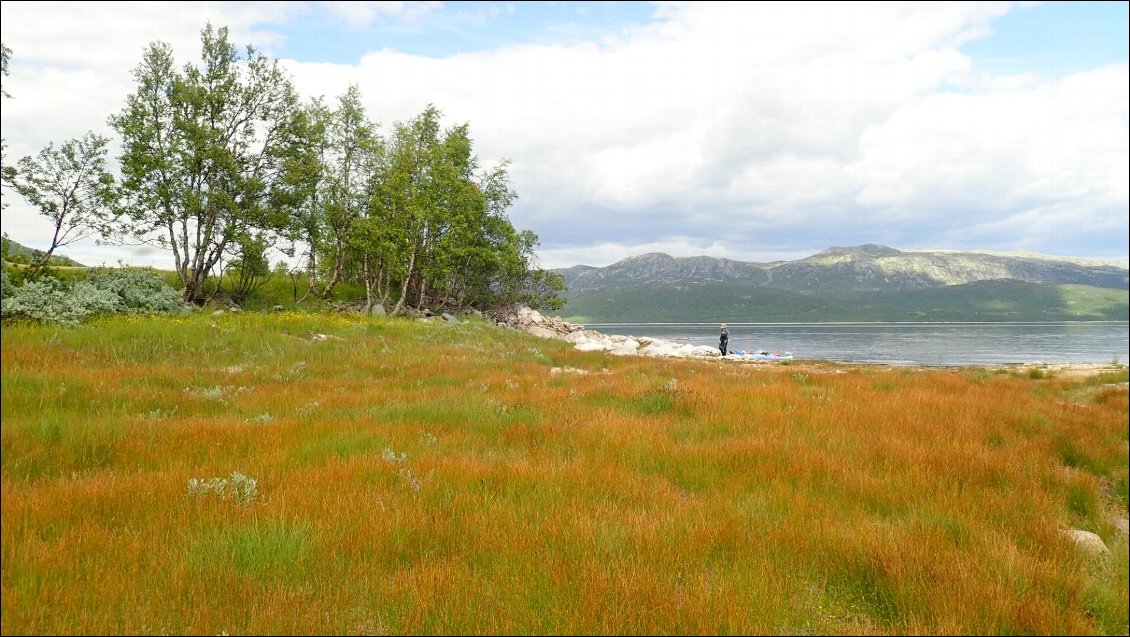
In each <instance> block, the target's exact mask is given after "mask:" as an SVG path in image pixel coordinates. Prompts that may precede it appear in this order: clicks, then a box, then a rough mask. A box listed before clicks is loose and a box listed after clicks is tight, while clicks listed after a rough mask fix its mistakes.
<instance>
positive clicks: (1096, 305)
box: [558, 280, 1130, 323]
mask: <svg viewBox="0 0 1130 637" xmlns="http://www.w3.org/2000/svg"><path fill="white" fill-rule="evenodd" d="M558 315H560V316H562V317H564V318H566V319H567V320H570V321H573V322H576V323H585V322H590V323H591V322H734V323H738V322H753V323H773V322H821V321H828V322H835V321H1125V320H1128V318H1130V293H1128V292H1127V290H1124V289H1123V290H1119V289H1111V288H1099V287H1094V286H1086V285H1070V284H1059V285H1057V284H1050V283H1030V282H1025V281H1014V280H997V281H978V282H975V283H966V284H963V285H952V286H946V287H933V288H927V289H919V290H894V291H878V292H846V293H838V294H831V293H830V294H803V293H799V292H790V291H786V290H775V289H771V288H766V287H762V286H760V285H751V284H721V283H685V282H683V283H665V282H664V283H647V284H643V285H638V286H634V287H624V288H616V289H605V290H595V291H591V292H570V293H569V302H568V304H566V306H565V307H564V308H562V309H561V310H560V312H558Z"/></svg>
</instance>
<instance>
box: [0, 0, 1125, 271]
mask: <svg viewBox="0 0 1130 637" xmlns="http://www.w3.org/2000/svg"><path fill="white" fill-rule="evenodd" d="M182 4H183V5H184V8H181V9H178V11H182V12H184V13H183V14H181V15H178V16H177V25H180V26H175V25H174V26H175V28H173V29H171V30H170V29H169V27H168V26H167V25H166V26H159V25H160V24H161V22H162V21H161V19H160V16H159V15H158V12H157V11H156V10H155V9H153V8H152V7H151V6H150V5H145V4H143V5H141V7H142V8H143V9H144V10H134V11H133V12H134V13H136V14H138V18H137V20H138V22H137V25H136V28H134V27H130V26H128V25H125V26H123V25H122V23H121V22H122V21H121V19H120V16H119V15H117V12H116V11H114V9H115V8H116V7H117V5H110V7H107V5H97V4H92V5H91V6H93V7H101V9H100V10H97V11H96V10H85V9H84V11H89V13H88V14H84V15H85V17H84V18H83V19H82V20H81V21H82V22H86V23H91V24H94V25H99V26H101V25H103V24H104V25H106V28H107V29H109V31H108V32H106V33H105V37H103V36H102V35H99V36H97V39H94V40H91V39H90V38H91V37H92V36H87V37H85V40H86V42H87V43H88V45H89V48H91V49H97V50H98V51H97V52H95V51H93V50H92V51H90V52H89V55H87V56H86V57H83V56H80V55H79V53H78V52H77V51H71V52H69V53H67V54H66V55H64V54H63V53H53V54H51V55H55V56H58V57H59V60H63V59H65V60H67V63H66V65H64V66H62V67H61V68H60V69H58V70H55V71H51V73H53V74H54V75H52V74H49V73H47V72H46V70H45V68H44V67H43V66H42V65H40V64H37V65H36V66H35V67H34V68H32V69H21V68H20V63H21V62H22V60H21V58H20V55H21V52H20V44H21V43H22V42H21V41H20V40H15V39H11V38H9V33H10V32H11V33H15V32H16V31H14V30H12V28H10V27H8V24H9V20H8V14H9V6H8V4H5V5H4V13H5V20H4V22H3V24H4V41H5V43H6V44H8V45H9V46H10V47H11V48H12V49H13V51H14V58H13V63H12V77H11V78H6V82H5V87H6V88H9V91H10V92H12V93H13V94H14V95H15V97H16V99H14V100H7V101H5V103H4V122H5V124H4V131H5V133H4V134H5V137H6V138H7V139H8V143H9V145H10V149H9V151H8V156H9V157H13V156H18V155H19V154H26V153H29V152H34V151H35V150H37V149H38V148H39V147H40V146H41V145H42V144H43V143H45V141H46V140H48V139H61V138H64V137H65V136H74V135H77V134H81V132H83V131H85V130H86V129H87V128H91V127H96V126H97V125H98V124H99V123H100V122H104V120H105V117H106V116H107V115H109V114H110V113H112V112H116V111H117V110H118V109H120V107H121V104H122V103H123V100H124V97H125V95H126V94H127V93H128V92H129V91H130V90H131V89H132V86H131V83H130V78H129V75H128V69H130V68H132V67H133V66H134V65H136V63H137V62H138V61H139V59H140V52H141V50H142V48H143V47H144V45H145V44H146V43H148V42H149V41H150V40H151V39H153V38H154V37H156V35H157V34H161V36H160V37H161V38H162V39H167V40H169V41H170V42H171V43H172V44H173V45H174V50H175V52H176V53H177V56H178V59H186V58H187V56H188V55H192V54H195V51H196V49H197V48H198V46H199V44H198V40H199V35H198V34H199V29H200V26H201V25H202V24H203V21H204V19H205V18H206V17H207V16H211V17H212V19H213V23H214V24H217V25H218V24H221V23H226V24H229V25H230V26H231V27H232V31H233V41H234V42H244V41H252V42H256V43H263V44H266V45H270V43H271V42H277V41H279V40H278V37H279V36H277V35H271V33H270V32H269V31H266V30H264V29H266V28H268V27H269V26H270V24H272V23H274V22H279V21H282V20H285V19H286V17H287V16H288V15H290V14H297V13H300V12H301V11H310V10H317V7H316V6H305V7H301V6H291V5H290V4H289V3H282V5H267V6H263V7H260V5H259V4H258V3H253V4H249V5H246V6H245V5H228V4H222V5H219V9H216V8H204V7H200V6H198V5H192V4H191V3H182ZM346 4H348V5H350V6H349V7H347V8H346V10H348V11H351V12H353V13H352V14H351V15H350V16H344V15H343V16H341V17H343V18H346V17H347V18H350V19H352V20H353V21H355V22H357V23H363V22H365V21H366V20H375V19H378V18H379V17H380V16H382V15H385V16H387V15H392V14H394V13H395V12H397V11H401V12H410V11H422V10H423V9H420V8H419V7H414V6H412V7H409V6H407V5H405V6H401V5H400V4H399V3H389V4H385V5H380V6H368V5H367V4H366V3H357V4H359V5H363V6H353V5H354V3H346ZM80 6H84V7H85V6H86V5H80ZM156 6H160V7H165V6H166V5H163V4H162V5H156ZM171 6H177V7H181V6H182V5H180V4H178V5H171ZM192 7H196V8H195V9H193V8H192ZM256 7H259V8H258V9H256ZM425 8H426V9H427V10H429V11H433V10H434V11H439V10H438V9H432V8H428V7H425ZM237 9H238V10H237ZM338 9H341V8H340V7H339V8H337V9H335V10H338ZM1008 10H1009V5H1008V4H1002V3H970V4H966V3H943V4H935V3H876V4H854V3H850V4H849V3H827V4H824V3H782V4H769V3H750V4H746V3H718V4H715V3H698V2H695V3H688V4H681V3H671V4H661V5H659V6H658V8H657V14H656V15H657V20H656V21H655V22H653V23H651V24H649V25H646V26H637V27H634V28H631V29H629V30H626V31H623V32H621V33H611V34H605V36H604V37H602V38H600V39H599V40H590V41H578V40H576V39H570V40H568V41H566V42H564V43H561V44H545V43H542V44H529V43H525V44H523V43H517V44H514V45H511V46H506V47H502V48H498V49H495V50H490V51H481V52H474V53H464V54H458V55H452V56H449V57H445V58H435V57H425V56H416V55H409V54H405V53H402V52H397V51H393V50H377V51H372V52H370V53H368V54H367V55H365V56H363V57H362V58H361V59H360V60H359V61H358V62H357V64H355V65H333V64H311V63H303V62H302V61H298V60H284V64H285V65H286V67H287V68H288V69H289V70H290V71H291V72H292V73H293V75H294V78H295V81H296V84H297V85H298V86H299V88H300V89H301V90H302V91H303V92H305V93H306V94H308V95H325V96H327V97H329V98H331V99H332V98H335V97H336V96H338V95H340V94H341V93H342V92H344V91H345V89H346V87H347V86H348V85H349V84H350V83H356V84H358V85H359V87H360V89H361V91H362V94H363V95H364V98H365V100H366V104H367V106H368V108H369V110H370V115H371V116H372V117H373V119H375V120H377V121H379V122H381V123H382V124H384V125H385V126H386V129H387V127H388V126H389V125H390V124H391V123H392V122H394V121H402V120H407V119H409V118H411V117H414V116H415V115H417V114H419V113H420V112H421V111H422V110H423V109H424V108H425V107H426V106H427V104H429V103H433V104H435V105H436V106H437V107H438V108H440V109H441V110H442V111H443V112H444V114H445V116H446V121H447V122H448V123H459V122H464V121H466V122H470V124H471V133H472V136H473V138H474V140H475V148H476V150H477V152H478V153H479V155H480V157H481V158H482V159H483V160H484V163H490V162H493V161H497V160H498V159H500V158H503V157H507V158H510V159H511V160H512V162H513V163H512V165H511V174H512V177H513V181H514V186H515V189H516V190H517V191H518V194H519V200H518V202H517V204H516V206H515V207H514V208H513V210H512V213H511V219H512V220H513V221H514V223H515V225H516V226H518V227H520V228H530V229H533V230H534V231H536V232H537V233H538V235H539V236H540V237H541V240H542V250H541V252H540V254H541V255H542V261H543V264H546V265H548V264H549V263H553V264H554V266H553V267H556V266H557V265H569V264H571V262H570V261H569V260H568V259H570V258H575V259H576V261H573V262H572V263H588V264H591V265H606V264H608V263H611V262H612V261H615V260H616V259H619V258H622V257H624V256H630V255H632V254H639V253H642V252H646V251H653V250H656V249H661V248H657V246H666V248H667V249H666V250H663V251H668V252H670V253H672V254H675V255H676V256H690V255H693V254H712V253H711V252H710V250H714V251H715V253H713V254H714V255H715V256H726V257H728V258H734V259H742V260H752V261H764V260H772V259H773V258H780V257H778V256H773V257H770V256H767V255H785V254H788V255H799V256H805V255H807V254H811V253H813V252H816V251H819V250H820V249H823V248H825V247H828V246H830V245H851V244H854V243H863V242H876V243H887V244H888V245H892V246H894V247H904V246H905V247H910V246H915V245H928V246H936V247H951V248H962V247H969V248H994V249H999V250H1032V251H1040V252H1047V253H1051V254H1073V255H1076V256H1087V255H1088V254H1095V255H1101V256H1103V257H1111V256H1114V257H1120V258H1122V259H1125V256H1124V255H1125V253H1126V252H1127V240H1126V236H1127V212H1126V210H1127V201H1128V195H1127V180H1126V174H1127V173H1128V168H1130V167H1128V166H1127V157H1128V149H1127V138H1128V128H1130V127H1128V123H1127V122H1128V115H1127V111H1128V109H1127V86H1128V80H1127V78H1128V71H1127V67H1126V65H1124V64H1123V65H1115V66H1110V67H1106V68H1102V69H1096V70H1093V71H1090V72H1087V73H1079V74H1075V75H1071V76H1067V77H1064V78H1060V79H1047V78H1041V77H1039V76H1036V75H1027V76H1011V77H993V76H986V75H984V74H982V73H980V72H979V71H977V70H976V69H975V68H974V66H973V64H972V63H971V60H970V59H968V58H967V57H966V56H965V55H963V54H962V53H961V52H960V51H958V49H957V47H958V46H960V45H961V44H962V43H964V42H967V41H969V40H971V39H973V38H977V37H983V36H985V35H986V34H988V33H989V32H990V31H991V23H992V20H993V19H994V18H996V17H999V16H1000V15H1002V14H1003V13H1004V12H1006V11H1008ZM23 13H25V12H21V16H22V14H23ZM221 18H223V19H226V20H228V21H227V22H223V20H221ZM37 28H39V29H41V33H40V34H38V37H39V38H41V39H42V38H47V40H48V41H47V42H41V43H40V44H39V45H37V47H31V46H30V45H28V46H27V47H26V50H32V49H33V48H35V49H36V50H38V46H43V47H44V48H51V47H50V44H51V43H52V42H54V41H56V40H57V39H65V38H67V37H70V38H73V39H77V40H83V39H84V37H83V36H82V32H81V31H80V30H79V29H78V27H74V26H71V27H67V28H63V27H58V28H56V27H52V26H51V24H50V21H49V20H46V19H45V20H43V21H42V22H41V23H39V24H37ZM93 32H95V33H99V34H102V33H103V32H102V31H97V30H94V31H93ZM166 33H168V34H170V35H165V34H166ZM25 37H26V36H25ZM173 37H175V38H176V39H175V40H174V39H171V38H173ZM254 38H257V39H254ZM23 43H26V40H25V41H23ZM111 44H117V45H121V46H125V45H126V44H128V46H125V48H126V49H127V50H128V54H127V53H123V52H121V51H117V52H114V50H115V49H117V47H116V46H110V45H111ZM103 49H110V50H111V52H106V51H104V50H103ZM111 58H112V60H111ZM83 59H86V60H91V62H90V63H89V64H87V63H83V62H81V60H83ZM93 60H103V61H99V62H97V63H95V62H93ZM104 65H106V66H104ZM17 73H19V75H17ZM84 78H85V79H84ZM72 89H75V90H72ZM76 93H77V94H76ZM21 102H26V103H21ZM10 122H11V125H10ZM64 131H67V132H64ZM17 145H19V148H18V149H17ZM9 200H11V198H9ZM10 212H11V211H8V212H5V217H4V221H5V226H7V225H8V224H9V214H10ZM563 259H564V261H562V260H563Z"/></svg>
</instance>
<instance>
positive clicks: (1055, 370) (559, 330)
mask: <svg viewBox="0 0 1130 637" xmlns="http://www.w3.org/2000/svg"><path fill="white" fill-rule="evenodd" d="M497 322H498V323H499V324H500V325H506V326H508V327H512V328H515V329H519V330H522V331H524V332H528V333H530V334H533V335H535V336H541V337H543V338H557V339H561V340H565V341H569V342H571V343H573V344H574V347H576V348H577V349H578V350H581V351H586V352H591V351H606V352H608V353H610V354H615V355H617V356H654V357H666V358H698V359H719V360H733V361H738V362H766V361H764V360H760V361H759V360H757V359H750V358H746V357H742V356H734V355H730V356H721V353H720V352H719V351H718V348H717V347H713V346H710V345H690V344H686V343H674V342H671V341H665V340H662V339H658V338H651V337H649V336H625V335H620V334H602V333H600V332H598V331H596V330H589V329H585V328H584V326H582V325H574V324H572V323H569V322H568V321H563V320H561V319H559V318H557V317H553V316H545V315H543V314H542V313H541V312H538V311H537V310H533V309H530V308H528V307H520V308H518V309H517V310H516V311H514V312H513V313H511V314H509V315H507V316H505V317H503V318H501V319H497ZM991 367H992V368H994V369H998V368H999V369H1006V370H1010V371H1015V372H1017V373H1021V374H1029V373H1035V372H1037V371H1039V372H1043V373H1046V374H1048V375H1055V376H1061V377H1062V376H1090V375H1094V374H1102V373H1107V372H1118V371H1123V370H1125V369H1126V368H1125V366H1124V365H1120V364H1117V363H1113V362H1112V363H1056V362H1031V363H1021V364H1015V365H995V366H991Z"/></svg>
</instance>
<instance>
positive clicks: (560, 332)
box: [498, 307, 720, 358]
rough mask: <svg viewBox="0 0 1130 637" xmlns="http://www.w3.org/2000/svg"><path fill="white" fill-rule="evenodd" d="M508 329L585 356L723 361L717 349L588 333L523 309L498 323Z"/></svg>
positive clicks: (556, 319)
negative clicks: (596, 353)
mask: <svg viewBox="0 0 1130 637" xmlns="http://www.w3.org/2000/svg"><path fill="white" fill-rule="evenodd" d="M498 323H499V324H500V325H506V326H508V327H513V328H515V329H519V330H522V331H523V332H527V333H529V334H533V335H535V336H541V337H543V338H557V339H561V340H565V341H569V342H570V343H573V344H574V347H575V348H576V349H578V350H581V351H583V352H594V351H606V352H608V353H610V354H615V355H618V356H657V357H669V358H719V356H720V352H719V351H718V349H717V348H714V347H711V346H709V345H690V344H686V343H672V342H671V341H665V340H662V339H658V338H651V337H648V336H640V337H636V336H623V335H620V334H611V335H608V334H601V333H600V332H597V331H596V330H586V329H585V328H584V326H581V325H573V324H572V323H569V322H568V321H562V320H561V319H559V318H557V317H553V316H545V315H543V314H542V313H541V312H538V311H537V310H533V309H530V308H528V307H520V308H518V309H517V310H516V311H515V312H514V313H513V314H510V315H508V316H506V317H505V318H503V319H500V320H498Z"/></svg>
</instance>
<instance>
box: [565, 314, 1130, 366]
mask: <svg viewBox="0 0 1130 637" xmlns="http://www.w3.org/2000/svg"><path fill="white" fill-rule="evenodd" d="M727 325H728V327H729V329H730V349H743V350H759V349H764V350H768V351H770V352H792V353H793V354H794V355H795V356H796V359H797V360H829V361H837V362H842V363H883V364H888V365H1002V364H1008V363H1031V362H1037V361H1040V362H1046V363H1109V362H1111V361H1113V360H1115V359H1117V360H1118V361H1119V362H1121V363H1127V362H1128V361H1130V353H1128V352H1130V324H1128V323H1124V322H1104V323H1092V322H1088V323H728V324H727ZM585 327H586V328H588V329H593V330H596V331H598V332H601V333H603V334H625V335H630V336H651V337H653V338H661V339H663V340H668V341H674V342H677V343H693V344H695V345H712V346H717V345H718V333H719V324H718V323H586V324H585Z"/></svg>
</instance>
